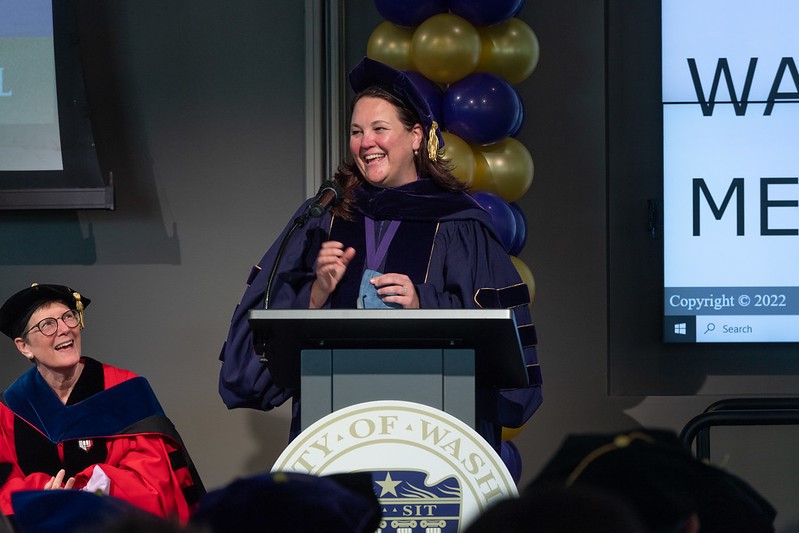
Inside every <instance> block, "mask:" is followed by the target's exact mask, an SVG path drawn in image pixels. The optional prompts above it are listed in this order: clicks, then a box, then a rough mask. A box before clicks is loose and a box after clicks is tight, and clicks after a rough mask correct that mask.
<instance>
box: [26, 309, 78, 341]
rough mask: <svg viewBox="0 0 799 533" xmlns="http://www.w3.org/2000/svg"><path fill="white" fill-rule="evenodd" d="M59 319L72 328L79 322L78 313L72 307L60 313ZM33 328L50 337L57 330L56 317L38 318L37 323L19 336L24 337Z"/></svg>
mask: <svg viewBox="0 0 799 533" xmlns="http://www.w3.org/2000/svg"><path fill="white" fill-rule="evenodd" d="M61 321H62V322H64V324H65V325H66V326H67V327H68V328H74V327H76V326H77V325H78V324H80V313H78V312H77V311H76V310H74V309H70V310H69V311H67V312H66V313H64V314H63V315H61ZM34 329H38V330H39V331H40V332H41V333H42V335H44V336H45V337H52V336H53V335H55V334H56V331H58V319H57V318H52V317H51V318H44V319H42V320H40V321H39V322H38V323H36V324H35V325H34V326H33V327H32V328H30V329H29V330H28V331H26V332H25V333H23V334H22V335H21V336H22V337H24V336H25V335H27V334H28V333H30V332H31V331H33V330H34Z"/></svg>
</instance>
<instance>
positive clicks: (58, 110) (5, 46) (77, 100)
mask: <svg viewBox="0 0 799 533" xmlns="http://www.w3.org/2000/svg"><path fill="white" fill-rule="evenodd" d="M75 2H76V0H2V1H0V209H98V208H99V209H112V208H113V185H112V183H111V176H110V173H108V174H107V175H104V174H103V172H102V171H101V168H100V164H99V161H98V156H97V151H96V146H95V141H94V136H93V133H92V126H91V119H90V112H89V105H88V102H87V98H86V91H85V86H84V78H83V69H82V64H81V54H80V39H79V36H78V30H77V15H76V5H75Z"/></svg>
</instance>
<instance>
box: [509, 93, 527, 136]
mask: <svg viewBox="0 0 799 533" xmlns="http://www.w3.org/2000/svg"><path fill="white" fill-rule="evenodd" d="M511 87H513V86H511ZM513 91H514V92H515V93H516V97H517V98H518V99H519V116H518V117H516V124H514V125H513V128H511V130H510V135H509V136H510V137H516V135H518V134H519V130H521V129H522V126H523V125H524V100H522V95H521V94H519V91H518V89H516V87H513Z"/></svg>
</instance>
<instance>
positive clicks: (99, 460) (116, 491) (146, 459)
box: [0, 357, 204, 522]
mask: <svg viewBox="0 0 799 533" xmlns="http://www.w3.org/2000/svg"><path fill="white" fill-rule="evenodd" d="M82 360H83V361H84V363H85V366H84V370H83V372H82V374H81V377H80V378H79V380H78V382H77V383H76V385H75V387H74V389H73V391H72V393H71V394H70V397H69V399H68V401H67V405H63V404H62V403H61V402H60V400H59V399H58V398H57V397H56V395H55V394H54V393H53V392H52V390H51V389H50V388H49V386H48V385H47V384H46V383H45V381H44V379H43V378H42V377H41V375H40V374H39V372H38V371H37V370H36V369H35V368H31V369H30V370H29V371H28V372H26V373H25V374H23V375H22V376H21V377H20V378H19V379H18V380H17V381H15V382H14V384H12V385H11V387H9V389H8V390H6V391H5V392H4V393H3V398H2V400H3V401H2V403H0V464H2V463H6V464H10V465H11V468H10V472H9V474H8V478H7V480H6V481H5V482H4V483H3V484H2V487H0V510H1V511H2V512H3V514H5V515H13V513H14V510H13V508H12V505H11V494H12V493H14V492H16V491H20V490H36V489H42V488H44V485H45V483H47V481H49V480H50V478H51V477H52V476H54V475H55V474H56V473H57V472H58V470H59V469H61V468H64V469H65V470H66V473H67V477H69V476H74V477H75V486H74V488H75V489H82V488H84V487H85V486H86V484H87V482H88V481H89V479H90V478H91V477H92V473H93V471H94V467H95V466H99V467H100V468H101V469H102V470H103V472H104V473H105V474H106V475H107V476H108V478H109V479H110V488H109V491H110V492H109V494H110V495H111V496H115V497H117V498H120V499H122V500H125V501H127V502H129V503H131V504H133V505H135V506H136V507H139V508H141V509H143V510H145V511H148V512H150V513H153V514H155V515H158V516H161V517H175V518H177V519H179V520H180V521H181V522H186V521H188V518H189V514H190V512H191V510H192V509H193V506H194V504H195V503H196V501H197V500H198V499H199V497H200V496H201V495H202V493H204V489H203V487H202V483H201V482H200V479H199V476H197V475H196V471H195V470H194V467H193V465H192V464H191V460H190V459H189V457H188V454H187V453H186V452H185V448H183V446H182V443H181V442H180V437H179V436H178V435H177V432H176V431H175V429H174V426H172V424H171V422H169V419H168V418H166V416H165V415H164V414H163V410H162V409H161V406H160V405H159V404H158V400H157V399H156V398H155V394H154V393H153V392H152V389H150V386H149V384H147V381H146V380H145V379H144V378H142V377H138V376H137V375H136V374H134V373H132V372H130V371H128V370H123V369H119V368H115V367H112V366H109V365H105V364H102V363H99V362H97V361H95V360H93V359H90V358H88V357H84V358H83V359H82ZM7 468H8V467H6V469H7ZM0 481H2V480H0Z"/></svg>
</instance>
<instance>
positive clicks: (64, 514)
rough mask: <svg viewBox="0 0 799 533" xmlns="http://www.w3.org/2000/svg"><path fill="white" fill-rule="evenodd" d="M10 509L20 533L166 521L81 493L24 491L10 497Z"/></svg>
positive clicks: (79, 531) (77, 532)
mask: <svg viewBox="0 0 799 533" xmlns="http://www.w3.org/2000/svg"><path fill="white" fill-rule="evenodd" d="M11 506H12V507H13V508H14V527H15V529H14V531H15V532H17V533H50V532H52V531H58V532H59V533H86V532H87V531H105V529H104V528H106V527H110V525H111V524H116V523H118V522H119V521H121V520H125V519H128V518H134V517H141V518H144V517H147V518H148V519H151V520H153V522H154V523H156V522H157V523H161V522H163V519H161V518H159V517H157V516H155V515H152V514H150V513H147V512H146V511H143V510H141V509H139V508H138V507H134V506H133V505H132V504H130V503H128V502H126V501H124V500H121V499H119V498H115V497H113V496H106V495H98V494H95V493H93V492H86V491H82V490H22V491H18V492H15V493H13V494H12V495H11ZM163 523H166V522H163ZM111 530H112V529H108V531H111Z"/></svg>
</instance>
